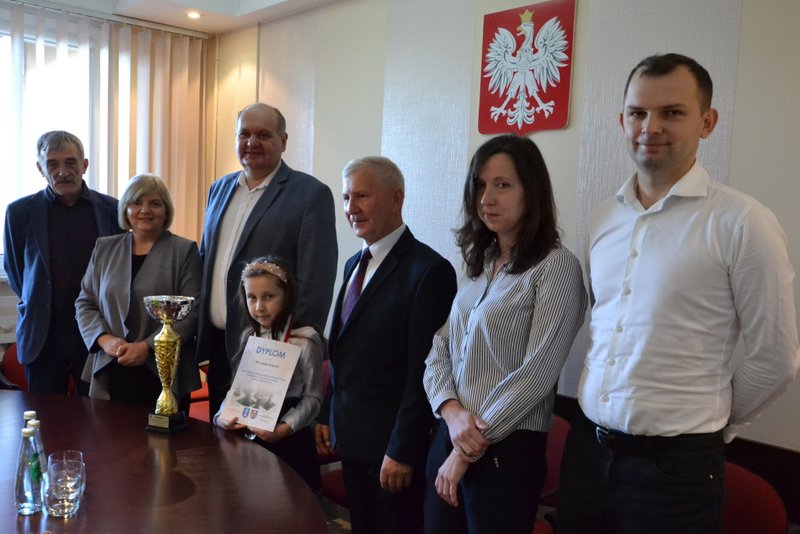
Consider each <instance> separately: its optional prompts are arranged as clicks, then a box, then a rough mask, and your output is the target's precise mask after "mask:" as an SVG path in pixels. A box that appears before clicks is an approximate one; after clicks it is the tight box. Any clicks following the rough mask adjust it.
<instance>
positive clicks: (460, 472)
mask: <svg viewBox="0 0 800 534" xmlns="http://www.w3.org/2000/svg"><path fill="white" fill-rule="evenodd" d="M468 467H469V460H467V459H466V458H464V457H463V456H462V455H460V454H459V453H458V452H457V451H456V450H455V449H453V450H452V451H451V452H450V456H448V457H447V460H445V461H444V463H443V464H442V465H441V467H439V471H438V473H436V481H435V482H434V486H435V487H436V493H438V494H439V497H441V498H442V500H444V502H446V503H447V504H449V505H450V506H458V483H459V482H461V479H462V478H464V473H466V472H467V468H468Z"/></svg>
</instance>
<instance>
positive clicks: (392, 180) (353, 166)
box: [342, 156, 406, 192]
mask: <svg viewBox="0 0 800 534" xmlns="http://www.w3.org/2000/svg"><path fill="white" fill-rule="evenodd" d="M360 170H368V171H370V172H372V175H373V176H374V177H375V179H376V180H379V181H380V182H382V183H384V184H386V185H388V186H390V187H391V188H392V189H400V190H401V191H403V192H405V188H406V186H405V179H404V178H403V173H402V172H400V169H399V168H398V167H397V165H395V164H394V162H393V161H392V160H390V159H389V158H384V157H383V156H365V157H363V158H356V159H354V160H352V161H350V162H349V163H348V164H347V165H345V166H344V169H342V178H347V177H348V176H350V175H351V174H353V173H355V172H357V171H360Z"/></svg>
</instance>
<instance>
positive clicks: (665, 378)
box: [559, 54, 800, 534]
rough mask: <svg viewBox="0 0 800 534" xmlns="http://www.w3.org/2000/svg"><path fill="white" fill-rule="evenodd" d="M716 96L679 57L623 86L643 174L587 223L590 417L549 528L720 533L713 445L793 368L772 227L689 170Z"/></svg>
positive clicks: (581, 426) (783, 254) (749, 204)
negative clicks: (555, 523) (738, 351)
mask: <svg viewBox="0 0 800 534" xmlns="http://www.w3.org/2000/svg"><path fill="white" fill-rule="evenodd" d="M711 96H712V82H711V78H710V76H709V74H708V72H707V71H706V70H705V69H704V68H703V67H702V66H700V65H699V64H698V63H697V62H695V61H694V60H692V59H691V58H688V57H685V56H681V55H678V54H665V55H656V56H651V57H648V58H646V59H644V60H643V61H642V62H641V63H639V65H637V66H636V68H634V69H633V71H631V74H630V76H629V78H628V84H627V86H626V89H625V101H624V108H623V112H622V113H621V114H620V124H621V126H622V128H623V130H624V133H625V139H626V143H627V146H628V151H629V153H630V155H631V158H632V159H633V161H634V162H635V163H636V167H637V172H636V173H635V174H634V175H633V177H631V178H630V179H629V180H628V181H627V182H626V183H625V184H624V185H623V186H622V187H621V188H620V190H619V191H618V192H617V194H616V196H615V197H614V198H611V199H609V200H607V201H606V202H605V203H603V204H601V205H600V206H599V207H598V209H597V210H596V211H595V213H594V214H593V216H592V221H591V224H590V230H589V238H588V256H587V265H586V270H587V273H588V277H589V283H590V290H591V297H592V306H593V307H592V322H591V345H590V349H589V353H588V354H587V356H586V360H585V362H584V369H583V373H582V376H581V380H580V384H579V390H578V397H579V401H580V405H581V408H582V410H583V413H584V414H585V417H583V418H582V419H581V420H579V421H575V422H574V424H573V427H572V431H571V433H570V437H569V438H568V442H567V445H566V450H565V456H564V462H563V466H562V472H561V476H562V479H561V480H562V486H561V492H560V499H559V532H565V533H567V534H570V533H581V534H583V533H586V532H592V533H607V532H608V533H610V532H626V533H627V532H662V531H663V532H681V533H682V534H687V533H698V534H699V533H703V534H707V533H711V532H720V531H721V525H722V502H723V479H722V477H723V473H724V462H725V458H724V451H723V444H724V442H725V441H730V440H731V439H733V437H734V436H735V434H736V432H737V431H738V429H739V428H740V427H741V426H742V425H744V424H747V423H748V422H750V421H752V420H753V419H754V418H756V417H757V416H758V415H759V414H760V413H761V412H762V411H763V410H764V409H765V408H766V406H767V405H768V404H769V403H770V402H772V401H773V400H774V399H775V398H776V397H777V396H778V395H780V393H782V392H783V391H784V390H785V389H786V387H787V386H788V384H789V383H790V382H791V381H792V380H793V379H794V377H795V375H796V373H797V370H798V366H799V365H800V349H798V338H797V322H796V317H795V315H796V313H795V305H794V300H793V289H792V281H793V278H794V271H793V269H792V266H791V265H790V263H789V259H788V252H787V246H786V237H785V235H784V233H783V231H782V229H781V227H780V225H779V224H778V221H777V220H776V218H775V216H774V215H773V214H772V212H770V211H769V210H768V209H767V208H766V207H764V206H763V205H762V204H760V203H759V202H758V201H756V200H755V199H753V198H751V197H749V196H747V195H744V194H742V193H740V192H738V191H735V190H733V189H731V188H729V187H726V186H724V185H722V184H720V183H718V182H714V181H712V180H711V179H710V177H709V175H708V173H707V172H706V171H705V169H703V168H702V167H701V166H700V165H699V164H698V163H697V161H696V153H697V148H698V145H699V142H700V140H701V139H705V138H707V137H708V136H709V135H711V133H712V132H713V130H714V127H715V126H716V123H717V110H715V109H714V108H712V107H711ZM740 334H741V337H742V339H743V347H744V351H743V352H744V354H743V356H741V358H739V357H734V347H735V346H736V344H737V341H738V339H739V337H740Z"/></svg>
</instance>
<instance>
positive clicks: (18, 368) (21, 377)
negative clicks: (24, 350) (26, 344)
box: [2, 343, 28, 391]
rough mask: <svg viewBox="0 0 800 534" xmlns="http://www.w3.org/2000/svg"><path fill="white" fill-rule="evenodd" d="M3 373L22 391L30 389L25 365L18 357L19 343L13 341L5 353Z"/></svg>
mask: <svg viewBox="0 0 800 534" xmlns="http://www.w3.org/2000/svg"><path fill="white" fill-rule="evenodd" d="M2 373H3V375H4V376H5V377H6V379H7V380H8V381H9V382H11V383H12V384H14V385H16V386H17V387H18V388H19V389H21V390H22V391H28V380H27V379H26V378H25V367H24V366H23V365H22V364H21V363H19V360H18V359H17V344H16V343H12V344H11V345H9V346H8V348H7V349H6V351H5V352H4V353H3V365H2Z"/></svg>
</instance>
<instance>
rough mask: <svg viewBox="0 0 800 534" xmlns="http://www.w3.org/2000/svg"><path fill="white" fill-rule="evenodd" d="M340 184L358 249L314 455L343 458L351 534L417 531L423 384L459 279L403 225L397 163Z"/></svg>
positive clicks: (361, 171)
mask: <svg viewBox="0 0 800 534" xmlns="http://www.w3.org/2000/svg"><path fill="white" fill-rule="evenodd" d="M342 176H343V179H344V192H343V198H344V210H345V216H346V217H347V220H348V222H349V224H350V225H351V227H352V229H353V232H354V233H355V234H356V235H357V236H358V237H360V238H361V239H363V240H364V247H363V248H362V251H361V252H359V253H358V254H356V255H354V256H353V257H351V258H350V259H349V260H348V261H347V264H346V266H345V271H344V282H343V284H342V288H341V290H340V291H339V297H338V299H337V301H336V308H335V311H334V316H333V322H332V326H331V332H330V339H329V350H330V357H331V363H332V373H331V375H332V397H331V399H330V400H329V402H327V403H326V407H325V408H324V409H323V414H321V415H320V421H325V422H327V421H330V427H328V426H327V425H318V426H317V428H316V435H317V448H318V451H319V452H330V450H331V448H333V449H335V450H336V452H337V453H338V454H339V455H340V456H341V458H342V471H343V476H344V483H345V491H346V493H347V502H348V508H349V510H350V520H351V523H352V528H353V532H354V533H355V534H360V533H373V532H381V533H389V532H397V533H403V534H408V533H414V532H422V501H423V493H424V487H425V484H424V482H425V455H426V451H427V447H428V438H429V433H430V428H431V424H432V422H433V417H432V415H431V414H432V412H431V408H430V406H429V404H428V401H427V399H426V397H425V391H424V389H423V387H422V375H423V372H424V369H425V357H426V356H427V355H428V351H429V350H430V347H431V340H432V339H433V335H434V333H435V332H436V330H437V329H438V328H439V327H441V326H442V324H444V321H445V319H446V318H447V314H448V312H449V311H450V305H451V303H452V300H453V297H454V296H455V293H456V276H455V272H454V271H453V267H452V266H451V265H450V263H449V262H447V260H445V259H444V258H442V257H441V256H440V255H439V254H437V253H436V252H435V251H434V250H433V249H431V248H430V247H428V246H427V245H424V244H423V243H421V242H419V241H417V240H416V239H415V238H414V236H413V235H412V234H411V231H410V230H409V229H408V228H407V227H406V225H405V224H404V223H403V217H402V208H403V199H404V186H403V175H402V174H401V173H400V170H399V169H398V168H397V166H396V165H395V164H394V163H392V162H391V161H389V160H388V159H386V158H381V157H367V158H361V159H358V160H354V161H351V162H350V163H348V164H347V166H346V167H345V168H344V171H343V172H342ZM362 257H363V258H364V261H362ZM362 264H363V266H362ZM357 266H358V267H357ZM360 288H363V290H362V291H361V292H360V295H357V294H358V293H359V289H360ZM326 412H327V413H326ZM326 417H328V418H329V419H328V418H326Z"/></svg>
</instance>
